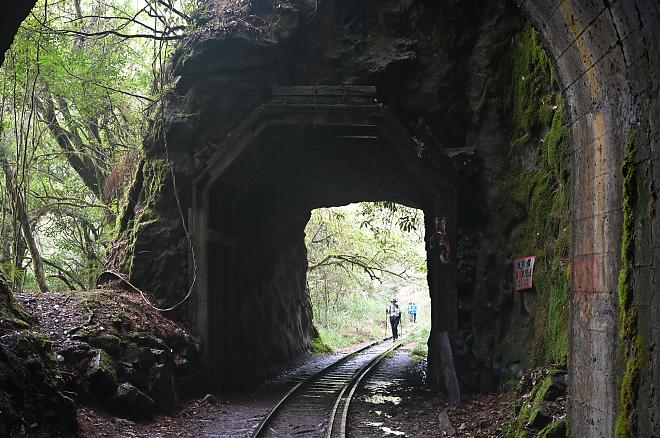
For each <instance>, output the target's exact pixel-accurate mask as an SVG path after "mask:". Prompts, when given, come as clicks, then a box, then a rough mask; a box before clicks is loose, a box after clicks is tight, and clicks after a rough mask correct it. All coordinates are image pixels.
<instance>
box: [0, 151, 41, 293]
mask: <svg viewBox="0 0 660 438" xmlns="http://www.w3.org/2000/svg"><path fill="white" fill-rule="evenodd" d="M0 160H2V169H3V171H4V173H5V180H6V181H7V188H8V189H9V190H10V192H11V193H12V196H13V197H14V208H15V211H16V218H17V219H18V223H19V224H20V226H21V230H22V231H23V237H24V238H25V242H27V245H28V249H29V250H30V256H31V257H32V265H33V267H34V278H35V279H36V281H37V284H38V285H39V290H40V291H41V292H48V285H47V284H46V273H45V271H44V262H43V259H42V258H41V253H40V252H39V247H38V246H37V241H36V240H35V238H34V234H33V233H32V228H31V227H30V218H29V217H28V214H27V210H26V208H25V202H24V201H23V196H22V195H21V193H19V190H18V189H17V188H16V187H14V171H13V169H12V168H11V165H10V164H9V162H8V161H7V159H6V158H5V157H0Z"/></svg>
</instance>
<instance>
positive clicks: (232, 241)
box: [206, 228, 239, 248]
mask: <svg viewBox="0 0 660 438" xmlns="http://www.w3.org/2000/svg"><path fill="white" fill-rule="evenodd" d="M206 238H207V239H208V240H209V241H210V242H213V243H217V244H218V245H223V246H231V247H234V248H238V244H239V240H238V236H232V235H230V234H226V233H221V232H219V231H216V230H213V229H211V228H207V229H206Z"/></svg>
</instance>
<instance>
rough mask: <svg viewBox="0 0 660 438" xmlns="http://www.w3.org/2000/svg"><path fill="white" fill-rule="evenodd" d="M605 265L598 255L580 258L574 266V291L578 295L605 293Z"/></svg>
mask: <svg viewBox="0 0 660 438" xmlns="http://www.w3.org/2000/svg"><path fill="white" fill-rule="evenodd" d="M603 283H604V281H603V264H602V262H601V260H600V257H598V256H597V255H591V256H585V257H578V258H576V259H575V263H574V264H573V290H574V291H575V293H578V294H597V293H602V292H603V291H604V285H603Z"/></svg>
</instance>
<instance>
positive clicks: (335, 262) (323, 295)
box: [305, 203, 428, 349]
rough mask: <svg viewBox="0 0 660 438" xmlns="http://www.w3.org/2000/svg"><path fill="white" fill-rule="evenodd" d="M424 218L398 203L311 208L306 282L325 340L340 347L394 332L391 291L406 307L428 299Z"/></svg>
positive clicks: (419, 213)
mask: <svg viewBox="0 0 660 438" xmlns="http://www.w3.org/2000/svg"><path fill="white" fill-rule="evenodd" d="M421 223H422V220H421V212H419V211H417V210H413V209H409V208H406V207H403V206H399V205H396V204H393V203H362V204H354V205H349V206H346V207H341V208H333V209H318V210H314V211H313V212H312V216H311V219H310V221H309V223H308V225H307V228H306V230H305V233H306V239H305V243H306V245H307V252H308V260H309V267H308V273H307V287H308V290H309V293H310V299H311V302H312V307H313V309H314V321H315V324H316V326H317V328H318V330H319V333H320V335H321V339H322V340H323V342H325V343H326V344H327V345H329V346H330V347H331V348H333V349H336V348H341V347H345V346H347V345H351V344H354V343H357V342H361V341H364V340H367V339H378V338H382V337H384V336H386V335H388V333H389V328H387V327H386V317H385V309H386V307H387V306H388V304H389V300H390V298H391V297H392V296H393V295H396V296H398V297H399V299H400V300H402V301H401V306H402V309H403V310H404V311H405V310H406V309H405V307H406V304H405V300H406V298H412V297H413V296H415V297H416V298H415V301H416V302H417V303H418V305H420V304H421V303H422V301H428V289H427V288H426V281H425V265H426V255H425V251H424V246H423V232H422V230H421ZM417 297H418V298H417ZM404 324H405V322H404Z"/></svg>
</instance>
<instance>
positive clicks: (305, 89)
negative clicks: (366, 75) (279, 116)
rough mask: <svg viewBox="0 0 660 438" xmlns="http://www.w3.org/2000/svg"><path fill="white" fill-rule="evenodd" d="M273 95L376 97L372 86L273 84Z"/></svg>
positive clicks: (374, 88)
mask: <svg viewBox="0 0 660 438" xmlns="http://www.w3.org/2000/svg"><path fill="white" fill-rule="evenodd" d="M273 96H310V97H313V96H332V97H356V96H357V97H376V87H374V86H341V85H340V86H334V85H318V86H315V85H309V86H298V85H296V86H288V85H275V86H273Z"/></svg>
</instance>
